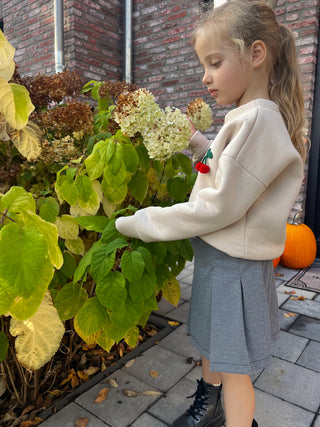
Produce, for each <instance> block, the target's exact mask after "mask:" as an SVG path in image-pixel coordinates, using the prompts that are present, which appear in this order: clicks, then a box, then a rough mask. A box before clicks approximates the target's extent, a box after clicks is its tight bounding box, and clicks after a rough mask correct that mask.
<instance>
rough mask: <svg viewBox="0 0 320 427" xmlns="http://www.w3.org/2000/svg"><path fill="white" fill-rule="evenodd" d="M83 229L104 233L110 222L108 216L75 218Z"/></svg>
mask: <svg viewBox="0 0 320 427" xmlns="http://www.w3.org/2000/svg"><path fill="white" fill-rule="evenodd" d="M73 219H74V220H75V221H76V222H77V223H78V224H79V225H80V226H81V227H82V228H85V229H86V230H89V231H96V232H98V233H102V232H103V230H104V229H105V228H106V226H107V225H108V224H109V222H110V220H109V218H107V217H106V216H99V215H95V216H78V217H76V218H73Z"/></svg>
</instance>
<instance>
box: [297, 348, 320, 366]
mask: <svg viewBox="0 0 320 427" xmlns="http://www.w3.org/2000/svg"><path fill="white" fill-rule="evenodd" d="M319 355H320V343H318V342H315V341H310V343H309V344H308V345H307V347H306V349H305V350H304V352H303V353H302V354H301V356H300V357H299V359H298V361H297V364H298V365H301V366H304V367H305V368H308V369H312V370H313V371H317V372H320V357H319Z"/></svg>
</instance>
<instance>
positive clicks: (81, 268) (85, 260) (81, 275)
mask: <svg viewBox="0 0 320 427" xmlns="http://www.w3.org/2000/svg"><path fill="white" fill-rule="evenodd" d="M99 245H100V242H95V243H94V244H93V245H92V247H91V248H90V249H89V251H88V252H87V253H86V254H85V255H84V256H83V257H82V258H81V260H80V262H79V264H78V266H77V268H76V269H75V272H74V274H73V283H76V282H78V281H79V280H82V279H84V280H85V276H86V272H87V269H88V267H89V265H90V264H91V260H92V255H93V253H94V251H95V250H96V248H97V247H98V246H99Z"/></svg>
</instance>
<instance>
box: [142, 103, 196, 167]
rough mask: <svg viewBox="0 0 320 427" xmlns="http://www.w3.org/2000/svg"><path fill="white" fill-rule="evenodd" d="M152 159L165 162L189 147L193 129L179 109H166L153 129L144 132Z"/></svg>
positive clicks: (144, 138)
mask: <svg viewBox="0 0 320 427" xmlns="http://www.w3.org/2000/svg"><path fill="white" fill-rule="evenodd" d="M142 136H143V140H144V144H145V146H146V148H147V150H148V154H149V156H150V158H151V159H156V160H165V159H168V158H169V157H171V156H172V155H173V154H175V153H177V152H179V151H182V150H184V149H185V148H187V147H188V144H189V139H190V138H191V129H190V123H189V120H188V118H187V117H186V115H185V114H183V113H181V111H180V110H179V109H178V108H170V107H166V109H165V110H164V111H162V114H161V117H159V118H158V120H157V121H156V122H155V123H154V125H153V127H152V128H148V129H146V130H145V131H144V132H142Z"/></svg>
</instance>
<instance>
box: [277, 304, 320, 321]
mask: <svg viewBox="0 0 320 427" xmlns="http://www.w3.org/2000/svg"><path fill="white" fill-rule="evenodd" d="M281 308H282V309H284V310H287V311H293V312H294V313H300V314H304V315H305V316H309V317H314V318H315V319H320V302H317V301H310V300H308V299H306V300H304V301H296V300H292V299H289V300H288V301H286V302H285V303H284V304H283V305H282V307H281Z"/></svg>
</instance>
